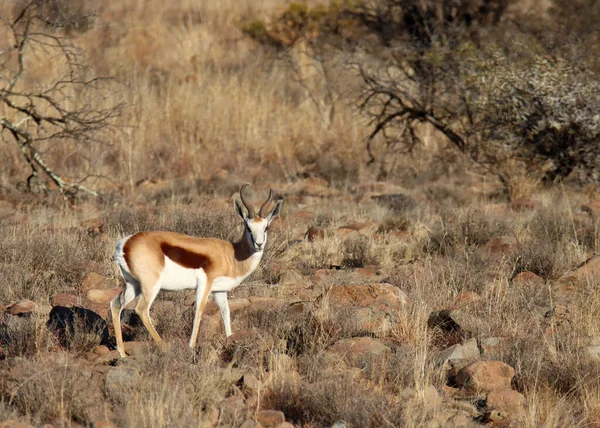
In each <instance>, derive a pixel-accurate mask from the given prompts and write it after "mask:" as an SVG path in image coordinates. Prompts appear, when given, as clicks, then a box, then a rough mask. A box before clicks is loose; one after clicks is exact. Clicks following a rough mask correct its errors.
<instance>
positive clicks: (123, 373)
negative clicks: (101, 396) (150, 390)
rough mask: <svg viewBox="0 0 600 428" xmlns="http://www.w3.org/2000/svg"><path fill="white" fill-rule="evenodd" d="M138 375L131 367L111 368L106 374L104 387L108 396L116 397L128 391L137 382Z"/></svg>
mask: <svg viewBox="0 0 600 428" xmlns="http://www.w3.org/2000/svg"><path fill="white" fill-rule="evenodd" d="M139 377H140V374H139V372H138V370H137V369H135V368H133V367H122V366H121V367H111V368H110V370H109V371H108V373H107V374H106V381H105V383H104V387H105V389H106V392H107V393H108V395H109V396H110V395H116V396H118V395H119V394H122V393H123V390H125V389H127V390H129V389H130V388H132V387H133V386H134V385H135V384H136V383H137V381H138V380H139Z"/></svg>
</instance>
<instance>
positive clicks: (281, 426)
mask: <svg viewBox="0 0 600 428" xmlns="http://www.w3.org/2000/svg"><path fill="white" fill-rule="evenodd" d="M275 428H294V425H292V424H291V423H289V422H282V423H280V424H277V425H275Z"/></svg>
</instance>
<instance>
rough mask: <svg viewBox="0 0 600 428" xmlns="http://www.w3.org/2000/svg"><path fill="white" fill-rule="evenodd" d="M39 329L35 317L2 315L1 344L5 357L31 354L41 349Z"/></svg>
mask: <svg viewBox="0 0 600 428" xmlns="http://www.w3.org/2000/svg"><path fill="white" fill-rule="evenodd" d="M39 345H40V344H39V331H38V327H37V325H36V319H35V318H34V317H31V316H29V317H16V316H12V315H9V314H7V313H3V314H1V315H0V346H1V347H2V354H3V355H4V356H5V357H16V356H30V355H35V354H36V353H37V352H38V351H39Z"/></svg>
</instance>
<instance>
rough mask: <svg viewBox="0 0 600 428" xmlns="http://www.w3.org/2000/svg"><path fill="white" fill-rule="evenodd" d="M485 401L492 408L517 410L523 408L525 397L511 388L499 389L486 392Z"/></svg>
mask: <svg viewBox="0 0 600 428" xmlns="http://www.w3.org/2000/svg"><path fill="white" fill-rule="evenodd" d="M486 403H487V406H488V407H489V408H492V409H496V410H503V411H506V412H519V411H521V410H523V406H524V405H525V397H524V396H523V394H520V393H519V392H517V391H513V390H512V389H500V390H494V391H491V392H490V393H488V395H487V398H486Z"/></svg>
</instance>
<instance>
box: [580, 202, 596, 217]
mask: <svg viewBox="0 0 600 428" xmlns="http://www.w3.org/2000/svg"><path fill="white" fill-rule="evenodd" d="M581 211H583V212H585V213H588V214H589V215H590V216H592V218H594V219H596V218H598V215H599V214H600V201H591V202H588V203H587V204H583V205H581Z"/></svg>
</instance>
